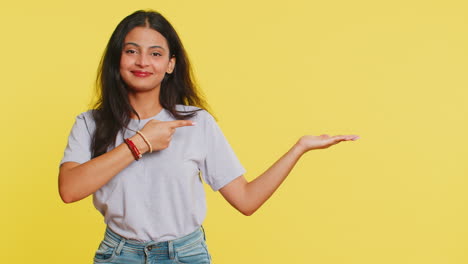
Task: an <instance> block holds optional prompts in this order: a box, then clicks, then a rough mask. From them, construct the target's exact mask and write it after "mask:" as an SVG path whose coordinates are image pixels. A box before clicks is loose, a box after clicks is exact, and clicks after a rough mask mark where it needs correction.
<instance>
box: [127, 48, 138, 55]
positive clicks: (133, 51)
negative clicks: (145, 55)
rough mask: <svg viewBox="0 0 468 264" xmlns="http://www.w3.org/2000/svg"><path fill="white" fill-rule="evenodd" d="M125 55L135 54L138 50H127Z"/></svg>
mask: <svg viewBox="0 0 468 264" xmlns="http://www.w3.org/2000/svg"><path fill="white" fill-rule="evenodd" d="M125 53H127V54H135V53H136V50H132V49H129V50H126V51H125Z"/></svg>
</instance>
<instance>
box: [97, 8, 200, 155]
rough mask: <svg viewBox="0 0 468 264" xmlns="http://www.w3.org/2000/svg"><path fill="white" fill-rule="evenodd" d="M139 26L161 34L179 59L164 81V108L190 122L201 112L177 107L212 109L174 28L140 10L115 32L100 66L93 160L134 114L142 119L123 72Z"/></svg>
mask: <svg viewBox="0 0 468 264" xmlns="http://www.w3.org/2000/svg"><path fill="white" fill-rule="evenodd" d="M135 27H149V28H152V29H154V30H156V31H158V32H159V33H161V35H163V36H164V37H165V38H166V40H167V43H168V46H169V52H170V56H171V57H175V58H176V63H175V68H174V71H173V72H172V73H171V74H166V75H165V76H164V79H163V80H162V82H161V90H160V93H159V101H160V103H161V106H162V107H163V108H164V109H166V110H168V111H169V112H170V113H171V114H172V115H173V116H174V118H176V119H188V118H190V117H193V116H194V115H196V112H197V110H195V111H177V110H176V104H182V105H193V106H197V107H200V108H201V109H205V110H206V109H207V106H208V105H207V103H206V101H205V100H204V99H203V96H202V95H201V93H200V91H199V90H198V87H197V85H196V83H195V81H194V77H193V73H192V70H191V67H190V62H189V59H188V56H187V53H186V52H185V49H184V47H183V45H182V42H181V41H180V39H179V36H178V35H177V33H176V31H175V30H174V28H173V27H172V25H171V24H170V23H169V22H168V21H167V20H166V19H165V18H164V17H163V16H162V15H161V14H159V13H158V12H155V11H143V10H140V11H136V12H135V13H133V14H131V15H129V16H127V17H126V18H124V19H123V20H122V21H121V22H120V23H119V25H118V26H117V28H116V29H115V31H114V33H112V36H111V38H110V39H109V43H108V44H107V47H106V50H105V51H104V55H103V57H102V59H101V63H100V65H99V69H98V75H97V79H96V87H97V93H98V100H97V102H96V103H95V105H94V107H93V109H94V111H93V117H94V120H95V123H96V130H95V132H94V135H93V140H92V146H91V149H92V153H93V158H94V157H97V156H99V155H101V154H104V153H106V152H107V149H108V147H110V146H112V145H113V144H115V139H116V136H117V134H118V132H119V130H122V129H124V128H125V127H127V125H128V123H129V121H130V115H131V114H132V113H133V114H135V115H136V116H137V117H138V118H140V117H139V115H138V113H137V112H136V111H135V109H134V108H133V107H132V105H131V104H130V101H129V99H128V91H129V88H128V87H127V85H126V84H125V82H124V81H123V80H122V77H121V76H120V71H119V69H120V58H121V55H122V49H123V43H124V40H125V37H126V36H127V34H128V33H129V32H130V31H131V30H132V29H133V28H135Z"/></svg>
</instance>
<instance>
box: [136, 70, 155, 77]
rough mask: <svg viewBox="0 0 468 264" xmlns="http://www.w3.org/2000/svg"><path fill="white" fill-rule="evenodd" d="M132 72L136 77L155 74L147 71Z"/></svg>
mask: <svg viewBox="0 0 468 264" xmlns="http://www.w3.org/2000/svg"><path fill="white" fill-rule="evenodd" d="M131 73H133V75H135V76H136V77H148V76H150V75H152V74H153V73H151V72H146V71H131Z"/></svg>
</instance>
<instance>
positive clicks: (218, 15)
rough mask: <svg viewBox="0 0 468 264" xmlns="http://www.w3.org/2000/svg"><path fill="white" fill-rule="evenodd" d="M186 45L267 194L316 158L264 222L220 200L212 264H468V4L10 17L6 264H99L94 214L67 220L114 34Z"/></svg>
mask: <svg viewBox="0 0 468 264" xmlns="http://www.w3.org/2000/svg"><path fill="white" fill-rule="evenodd" d="M143 8H153V9H156V10H159V11H160V12H162V13H163V14H164V15H165V16H166V17H167V18H168V19H169V20H170V21H171V22H172V23H173V24H174V26H175V27H176V29H177V30H178V32H179V33H180V35H181V37H182V40H183V41H184V43H185V46H186V48H187V50H188V52H189V54H190V56H191V59H192V61H193V64H194V67H195V72H196V75H197V77H198V80H199V83H200V85H201V86H202V88H203V90H204V92H205V93H206V94H207V97H208V100H209V102H210V104H211V106H212V108H213V110H214V113H215V114H216V116H217V117H218V119H219V124H220V126H221V127H222V129H223V131H224V133H225V134H226V136H227V138H228V139H229V141H230V142H231V144H232V146H233V148H234V149H235V151H236V153H237V155H238V156H239V159H240V160H241V162H242V163H243V165H244V166H245V167H246V169H247V171H248V173H247V174H246V177H247V178H249V179H253V178H254V177H256V176H257V175H258V174H259V173H261V172H263V171H264V170H265V169H266V168H268V166H269V165H271V163H273V162H274V161H275V160H276V159H277V158H278V157H279V156H280V155H282V153H283V152H285V151H286V150H287V149H288V148H289V147H290V146H291V145H292V144H293V143H294V142H295V141H296V140H297V139H298V138H299V137H300V136H301V135H303V134H315V135H318V134H323V133H329V134H339V133H356V134H359V135H361V137H362V139H361V140H359V141H357V142H346V143H341V144H340V145H338V146H336V147H333V148H331V149H328V150H320V151H313V152H311V153H308V154H307V155H306V156H304V157H303V159H302V160H301V161H300V163H299V164H298V165H297V167H296V169H295V170H294V171H293V172H292V173H291V175H290V177H289V178H288V179H287V180H286V182H285V184H284V185H283V186H282V187H281V188H280V189H279V191H278V192H277V193H276V194H275V195H274V197H273V198H271V200H270V201H268V202H267V204H265V205H264V206H263V207H262V208H261V209H260V210H259V211H258V212H257V213H256V214H255V215H253V216H251V217H244V216H241V215H240V214H239V213H237V212H236V211H235V210H234V209H232V208H231V207H230V206H229V205H228V203H227V202H225V201H224V200H223V198H222V197H221V195H219V194H218V193H213V192H211V191H209V192H208V194H207V195H208V199H209V201H208V202H209V214H208V217H207V219H206V222H205V228H206V231H207V237H208V245H209V247H210V249H211V253H212V255H213V258H214V260H215V263H223V264H238V263H320V264H342V263H346V264H348V263H349V264H367V263H368V264H375V263H379V264H386V263H388V264H395V263H399V264H401V263H411V264H414V263H421V264H432V263H434V264H452V263H456V264H461V263H468V224H467V223H468V179H467V176H468V170H467V168H468V165H467V164H468V162H467V157H468V140H467V137H468V136H467V135H468V124H467V121H468V120H467V116H468V104H467V101H468V100H467V99H468V92H467V88H468V87H467V84H468V79H467V70H468V62H467V61H468V52H467V47H468V16H467V15H468V3H467V2H466V1H462V0H459V1H455V0H445V1H441V0H440V1H430V0H425V1H414V0H409V1H408V0H395V1H370V0H368V1H364V0H357V1H347V0H335V1H318V0H314V1H305V0H304V1H300V0H289V1H284V2H283V1H281V2H280V1H277V2H275V1H266V0H264V1H251V0H237V1H214V0H213V1H205V0H200V1H147V0H140V1H137V2H135V1H120V0H112V1H110V0H106V1H91V0H82V1H58V0H55V1H54V0H45V1H30V2H27V3H25V2H21V1H8V2H6V1H4V2H2V3H1V4H0V34H1V41H0V51H1V53H2V54H1V64H0V76H1V79H0V80H1V91H2V92H1V96H0V110H1V118H2V120H1V124H2V129H1V130H0V131H1V132H0V133H1V135H0V136H1V142H2V143H1V164H2V166H1V167H2V168H1V179H2V184H1V185H0V205H1V208H0V209H1V212H2V217H0V227H1V233H2V239H0V259H1V262H2V263H48V264H50V263H70V264H72V263H80V264H82V263H91V259H92V257H93V254H94V251H95V250H96V248H97V246H98V244H99V242H100V239H101V238H102V235H103V232H104V224H103V221H102V217H101V215H99V213H98V212H97V211H96V210H95V209H94V207H93V206H92V202H91V199H90V198H87V199H85V200H83V201H81V202H78V203H75V204H69V205H65V204H63V203H62V202H61V200H60V198H59V196H58V191H57V173H58V163H59V161H60V159H61V157H62V154H63V150H64V148H65V145H66V139H67V136H68V133H69V131H70V128H71V126H72V124H73V122H74V118H75V116H76V115H77V114H79V113H80V112H83V111H85V110H86V109H87V108H88V106H89V103H90V101H91V99H92V92H93V88H92V85H93V81H94V78H95V72H96V67H97V64H98V61H99V59H100V56H101V54H102V51H103V49H104V46H105V44H106V42H107V40H108V38H109V36H110V34H111V33H112V31H113V30H114V28H115V26H116V25H117V23H118V22H119V21H120V20H121V19H122V18H123V17H125V16H126V15H128V14H130V13H131V12H133V11H135V10H137V9H143Z"/></svg>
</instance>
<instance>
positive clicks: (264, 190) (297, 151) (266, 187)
mask: <svg viewBox="0 0 468 264" xmlns="http://www.w3.org/2000/svg"><path fill="white" fill-rule="evenodd" d="M302 154H304V151H303V150H302V149H301V148H300V147H299V146H298V144H295V145H294V146H293V147H292V148H291V149H290V150H289V151H288V152H286V154H284V155H283V156H282V157H281V158H280V159H278V161H276V162H275V163H274V164H273V165H272V166H271V167H270V168H269V169H267V170H266V171H265V172H264V173H262V174H261V175H260V176H258V177H257V178H256V179H254V180H253V181H251V182H249V183H248V184H247V185H246V186H245V189H244V190H245V193H244V195H245V196H244V201H245V204H246V209H245V210H246V211H247V213H246V214H248V215H250V214H252V213H254V212H255V211H256V210H257V209H258V208H260V206H261V205H262V204H263V203H265V201H266V200H268V198H270V197H271V195H273V193H274V192H275V191H276V190H277V189H278V187H279V186H280V185H281V183H282V182H283V181H284V180H285V179H286V177H287V176H288V175H289V173H290V172H291V170H292V169H293V168H294V166H295V165H296V163H297V161H298V160H299V159H300V157H301V156H302Z"/></svg>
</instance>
